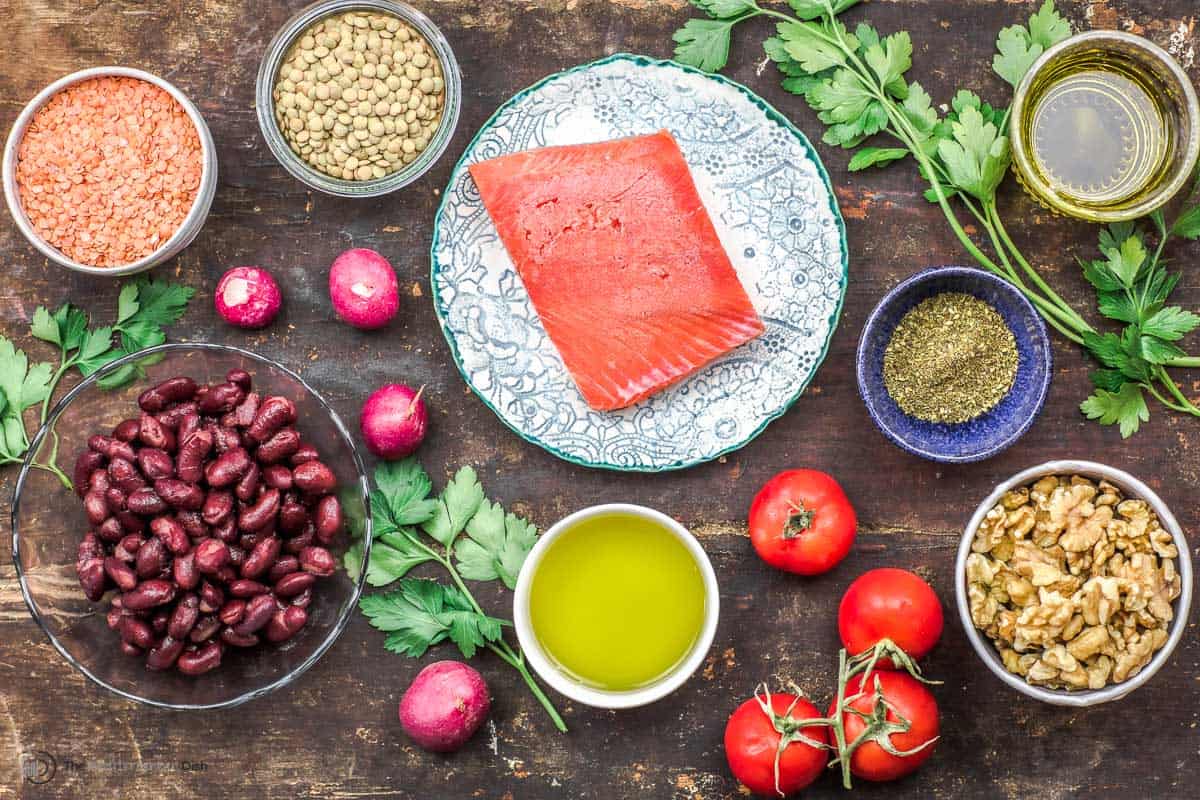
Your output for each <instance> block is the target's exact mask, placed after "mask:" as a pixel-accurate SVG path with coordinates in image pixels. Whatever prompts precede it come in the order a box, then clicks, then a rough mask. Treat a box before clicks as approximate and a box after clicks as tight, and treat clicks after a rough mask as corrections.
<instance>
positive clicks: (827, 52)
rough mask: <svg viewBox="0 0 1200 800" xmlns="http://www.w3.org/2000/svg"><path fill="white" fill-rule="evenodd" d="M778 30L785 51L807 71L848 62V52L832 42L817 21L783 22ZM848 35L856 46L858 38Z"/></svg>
mask: <svg viewBox="0 0 1200 800" xmlns="http://www.w3.org/2000/svg"><path fill="white" fill-rule="evenodd" d="M776 30H777V31H778V32H779V38H780V39H782V40H783V49H784V51H785V52H787V54H788V56H790V57H791V58H792V60H794V61H795V62H796V63H798V64H799V65H800V66H801V67H803V68H804V70H805V71H806V72H809V73H816V72H822V71H824V70H827V69H829V68H830V67H838V66H841V65H843V64H845V63H846V52H845V51H844V50H842V48H841V47H839V46H838V45H836V44H834V43H832V42H830V41H829V37H828V36H826V35H825V32H824V30H822V28H821V26H819V25H817V24H816V23H815V22H781V23H779V25H778V26H777V27H776ZM847 36H848V37H849V38H850V39H851V40H852V44H851V46H852V47H856V46H857V40H854V37H853V36H850V35H849V34H847Z"/></svg>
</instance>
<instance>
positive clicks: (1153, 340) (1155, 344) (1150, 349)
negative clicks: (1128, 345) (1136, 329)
mask: <svg viewBox="0 0 1200 800" xmlns="http://www.w3.org/2000/svg"><path fill="white" fill-rule="evenodd" d="M1138 349H1139V352H1140V355H1141V357H1142V358H1143V359H1145V360H1146V361H1148V362H1150V363H1151V364H1166V363H1167V362H1168V361H1170V360H1171V359H1174V358H1180V357H1181V356H1184V355H1187V354H1186V353H1184V352H1183V350H1181V349H1180V348H1179V347H1177V346H1176V345H1174V344H1171V343H1170V342H1166V341H1163V340H1162V339H1159V338H1158V337H1157V336H1141V337H1139V338H1138Z"/></svg>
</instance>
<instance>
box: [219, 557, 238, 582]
mask: <svg viewBox="0 0 1200 800" xmlns="http://www.w3.org/2000/svg"><path fill="white" fill-rule="evenodd" d="M230 553H231V556H232V551H230ZM215 577H216V579H217V580H218V581H220V582H221V583H223V584H225V585H226V586H228V585H229V584H231V583H233V582H234V581H236V580H237V570H235V569H234V568H233V565H232V564H226V565H225V566H223V567H221V568H220V569H219V570H217V574H216V576H215Z"/></svg>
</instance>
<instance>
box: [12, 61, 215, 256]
mask: <svg viewBox="0 0 1200 800" xmlns="http://www.w3.org/2000/svg"><path fill="white" fill-rule="evenodd" d="M112 77H125V78H137V79H139V80H143V81H146V82H147V83H152V84H154V85H155V86H158V87H160V88H162V89H164V90H166V91H167V92H168V93H169V94H170V95H171V97H173V98H175V101H176V102H178V103H179V105H180V106H182V107H183V110H184V111H185V112H187V115H188V117H190V118H191V120H192V124H194V125H195V126H196V133H197V135H199V137H200V151H201V156H202V157H203V159H204V167H203V170H202V171H201V173H200V188H199V189H198V190H197V191H196V199H195V200H194V201H193V202H192V207H191V209H190V210H189V211H188V214H187V216H186V217H184V220H183V222H182V223H181V224H180V226H179V229H178V230H176V231H175V233H174V234H173V235H172V236H171V238H169V239H167V240H166V241H165V242H163V243H162V246H161V247H159V248H158V249H157V250H155V251H154V252H153V253H151V254H150V255H148V256H146V257H145V258H143V259H140V260H138V261H134V262H133V263H132V264H123V265H122V266H119V267H97V266H94V265H92V264H81V263H80V262H78V261H75V260H74V259H71V258H68V257H67V256H66V255H64V254H63V253H62V252H60V251H59V250H58V249H57V248H56V247H54V246H52V245H51V244H50V243H49V242H47V241H46V240H45V239H43V238H42V237H41V236H40V235H38V233H37V231H35V230H34V229H33V225H32V224H30V222H29V217H28V216H26V214H25V210H24V209H23V208H22V207H21V194H20V191H19V190H18V189H17V150H18V149H19V147H20V145H21V137H23V136H24V135H25V130H26V128H28V127H29V123H30V122H31V121H32V120H33V116H34V114H36V113H37V112H38V110H39V109H40V108H41V107H42V106H44V105H45V104H46V103H47V102H48V101H49V100H50V98H51V97H53V96H54V95H56V94H58V93H59V92H61V91H62V90H63V89H65V88H67V87H68V86H72V85H74V84H76V83H81V82H82V81H86V80H89V79H91V78H112ZM3 178H4V199H5V201H6V202H7V203H8V211H9V213H11V214H12V217H13V221H15V222H16V223H17V228H18V229H19V230H20V231H21V233H22V234H24V236H25V238H26V239H28V240H29V243H30V244H32V245H33V246H34V247H36V248H37V249H38V250H39V251H41V253H42V255H44V256H45V257H46V258H48V259H50V260H51V261H53V262H54V263H56V264H59V265H61V266H64V267H66V268H67V269H73V270H75V271H76V272H85V273H87V274H89V275H104V276H106V277H110V278H115V277H119V276H122V275H132V274H134V273H137V272H144V271H145V270H148V269H151V268H152V267H157V266H158V265H159V264H162V263H163V262H164V261H167V260H168V259H171V258H174V257H175V256H177V255H178V254H179V253H180V252H181V251H182V250H183V249H184V248H185V247H187V246H188V245H189V244H191V243H192V240H194V239H195V238H196V235H197V234H199V233H200V229H201V228H203V227H204V222H205V220H207V219H208V211H209V209H210V208H211V207H212V201H213V196H214V195H215V194H216V193H217V148H216V145H215V144H214V143H213V138H212V133H211V132H210V131H209V130H208V125H207V124H205V122H204V117H202V116H200V110H199V109H198V108H196V106H195V105H194V104H193V103H192V101H191V100H189V99H188V98H187V95H185V94H184V93H183V92H181V91H179V89H177V88H175V86H173V85H172V84H170V83H168V82H167V81H165V80H163V79H162V78H160V77H158V76H157V75H152V74H150V73H149V72H145V71H143V70H140V69H133V68H131V67H92V68H91V69H83V70H80V71H79V72H72V73H71V74H70V75H67V76H65V77H62V78H59V79H58V80H56V81H55V82H54V83H52V84H50V85H49V86H47V87H46V88H45V89H42V91H40V92H38V94H37V96H36V97H34V98H33V99H32V100H30V101H29V103H28V105H26V106H25V108H24V109H22V110H21V113H20V115H19V116H18V117H17V121H16V123H15V124H14V125H13V128H12V131H11V132H10V133H9V135H8V143H7V144H5V146H4V174H3Z"/></svg>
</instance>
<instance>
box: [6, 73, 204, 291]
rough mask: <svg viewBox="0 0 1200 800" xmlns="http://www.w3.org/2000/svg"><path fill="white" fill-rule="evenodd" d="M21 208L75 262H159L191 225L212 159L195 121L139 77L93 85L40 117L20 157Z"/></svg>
mask: <svg viewBox="0 0 1200 800" xmlns="http://www.w3.org/2000/svg"><path fill="white" fill-rule="evenodd" d="M17 158H18V160H17V188H18V190H19V193H20V198H21V207H22V208H23V209H24V211H25V214H26V216H28V217H29V221H30V222H31V223H32V224H33V228H34V230H35V231H37V233H38V235H39V236H41V237H42V238H43V239H44V240H45V241H46V242H48V243H49V244H50V245H52V246H53V247H56V248H57V249H58V250H60V251H61V252H62V253H63V254H64V255H66V256H67V257H68V258H71V259H73V260H75V261H78V262H79V263H81V264H86V265H88V266H95V267H117V266H123V265H125V264H131V263H133V262H135V261H138V260H140V259H142V258H145V257H146V256H148V255H150V254H151V253H153V252H154V251H155V250H157V249H158V248H159V247H161V246H162V244H163V243H164V242H166V240H167V239H169V238H170V237H171V236H172V235H173V234H174V233H175V231H177V230H178V229H179V226H180V225H181V224H182V223H183V220H184V218H185V217H186V216H187V214H188V211H190V210H191V207H192V203H193V202H194V201H195V199H196V193H197V192H198V191H199V189H200V177H201V173H202V171H203V168H204V159H203V154H202V151H201V147H200V136H199V134H198V133H197V131H196V126H195V124H194V123H193V122H192V120H191V118H190V117H189V116H188V115H187V112H186V111H185V110H184V109H183V107H182V106H181V105H180V104H179V102H178V101H176V100H175V98H174V97H172V96H171V95H170V93H169V92H167V91H166V90H165V89H162V88H160V87H158V86H155V85H154V84H152V83H150V82H148V81H143V80H140V79H138V78H129V77H111V78H90V79H88V80H86V81H82V82H80V83H77V84H74V85H73V86H68V87H67V88H66V89H63V90H62V91H61V92H59V93H58V94H56V95H54V97H52V98H50V100H49V101H48V102H47V103H46V105H44V106H43V107H42V108H41V109H39V110H38V112H37V113H36V114H35V115H34V116H33V119H32V120H31V121H30V124H29V127H28V128H27V129H26V131H25V134H24V136H22V138H21V145H20V148H19V150H18V152H17Z"/></svg>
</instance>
